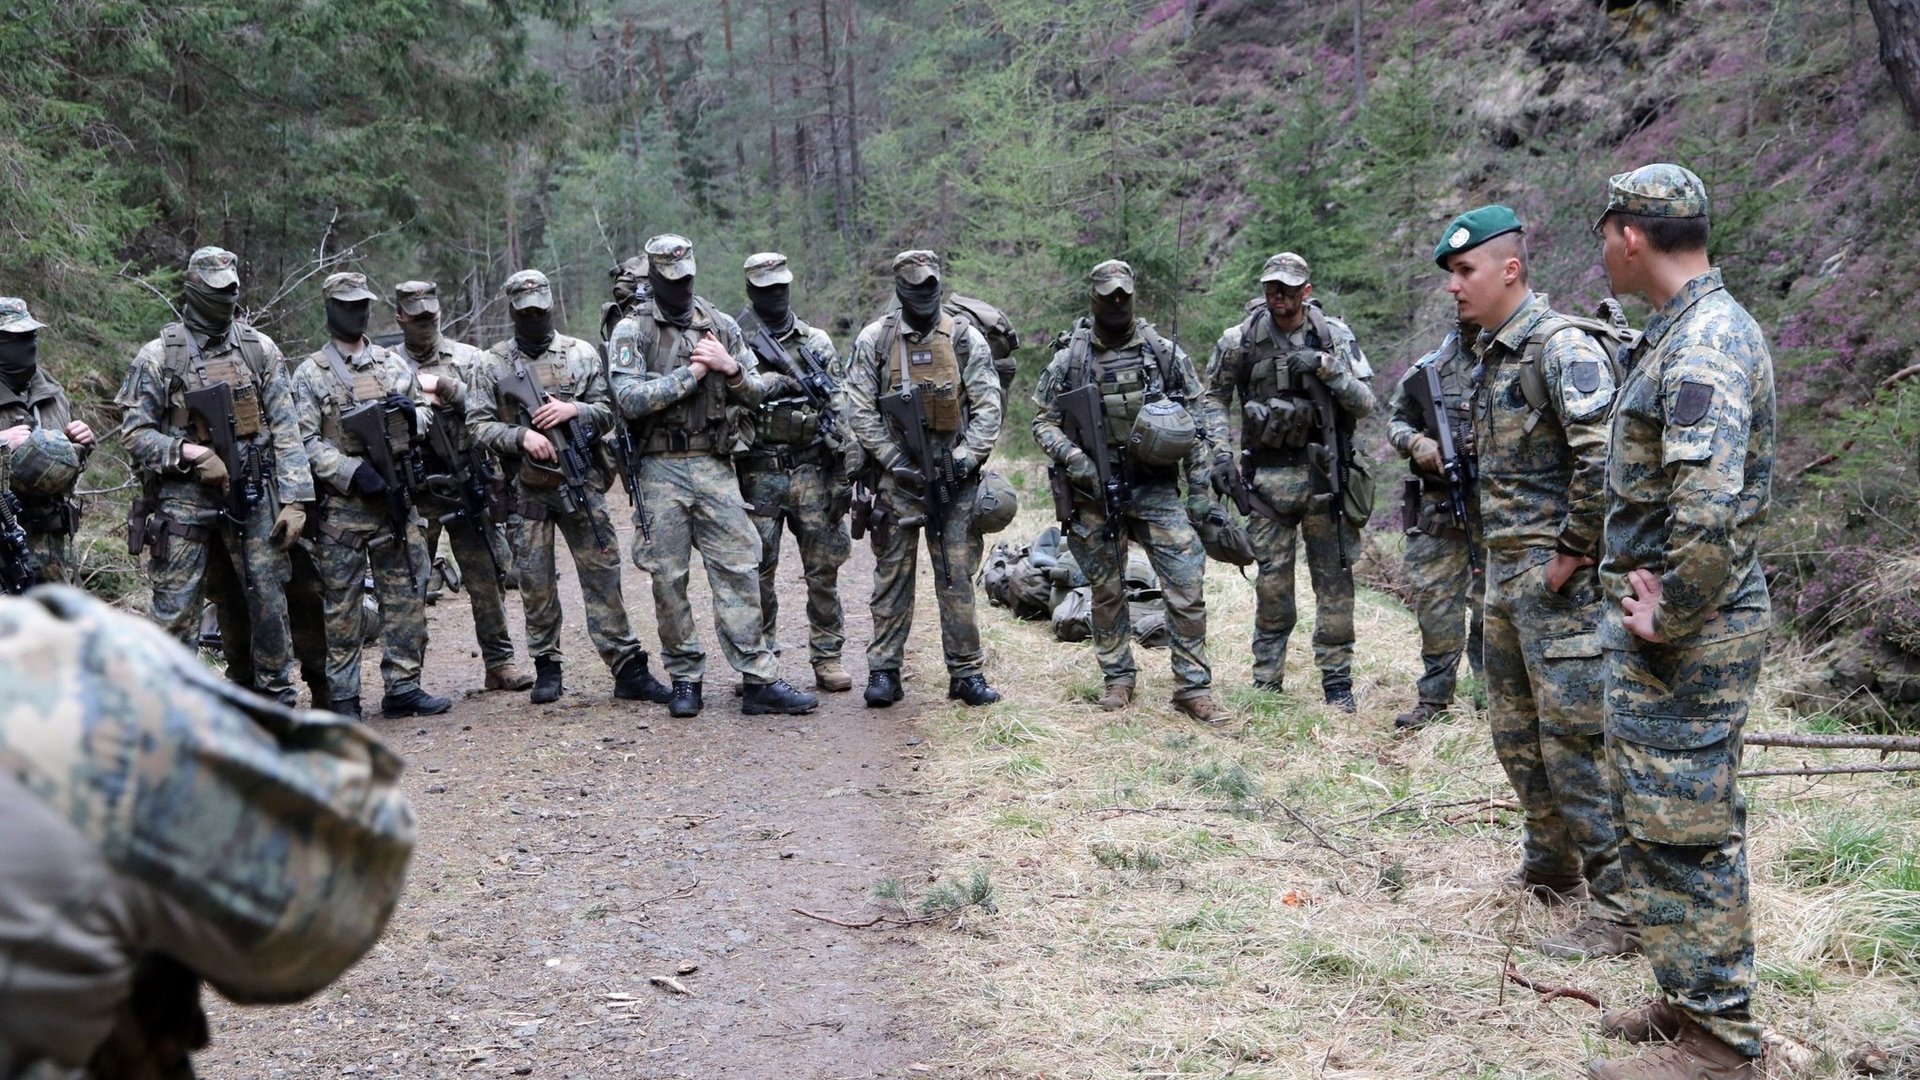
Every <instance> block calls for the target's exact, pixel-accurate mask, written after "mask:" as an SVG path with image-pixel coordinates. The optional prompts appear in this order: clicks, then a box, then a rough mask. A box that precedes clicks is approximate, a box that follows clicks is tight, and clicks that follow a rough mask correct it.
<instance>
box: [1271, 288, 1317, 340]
mask: <svg viewBox="0 0 1920 1080" xmlns="http://www.w3.org/2000/svg"><path fill="white" fill-rule="evenodd" d="M1261 287H1262V288H1263V289H1264V290H1265V292H1266V295H1267V313H1268V314H1270V315H1272V316H1273V324H1274V325H1275V326H1278V327H1279V328H1280V329H1282V330H1292V329H1294V328H1295V327H1297V326H1299V325H1300V324H1301V323H1302V322H1304V321H1306V317H1307V301H1308V300H1309V299H1311V298H1312V297H1313V282H1311V281H1308V282H1303V283H1301V284H1299V285H1285V284H1282V283H1281V282H1278V281H1268V282H1263V283H1262V286H1261Z"/></svg>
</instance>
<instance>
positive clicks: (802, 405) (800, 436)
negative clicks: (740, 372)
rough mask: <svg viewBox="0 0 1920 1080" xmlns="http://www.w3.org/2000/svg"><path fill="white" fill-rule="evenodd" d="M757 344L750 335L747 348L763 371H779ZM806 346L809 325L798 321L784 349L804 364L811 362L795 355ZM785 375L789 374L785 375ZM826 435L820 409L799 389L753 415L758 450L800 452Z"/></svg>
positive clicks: (769, 400)
mask: <svg viewBox="0 0 1920 1080" xmlns="http://www.w3.org/2000/svg"><path fill="white" fill-rule="evenodd" d="M746 318H754V316H752V315H751V314H748V315H747V316H746ZM746 326H747V323H746V322H745V320H744V319H743V320H742V322H741V330H742V332H743V333H746V332H747V331H746ZM768 334H769V335H771V334H772V331H771V330H769V331H768ZM753 342H754V335H751V334H749V335H748V337H747V347H748V348H750V349H753V351H754V355H755V356H757V357H759V359H760V370H762V371H779V368H778V366H777V365H776V364H774V362H773V361H772V360H771V359H770V358H769V357H767V356H766V355H764V354H763V353H761V352H760V350H759V349H758V348H756V347H755V346H754V344H753ZM806 342H807V335H806V325H805V324H804V323H802V322H800V320H798V319H795V320H794V322H793V330H792V332H791V333H789V334H788V336H787V340H785V341H782V342H780V345H781V347H783V348H785V349H786V350H787V355H788V356H789V358H791V359H793V360H795V361H798V362H800V363H802V364H804V363H807V361H806V360H804V359H802V358H800V357H797V356H794V354H795V353H798V352H800V351H801V350H803V349H805V348H806ZM782 374H786V373H785V372H782ZM824 434H825V432H824V430H823V426H822V422H821V417H820V408H819V407H818V406H817V405H815V404H814V403H813V401H812V399H811V398H809V397H807V395H806V392H805V391H803V390H800V389H798V388H793V389H787V390H783V391H781V392H780V393H779V394H778V395H768V396H767V397H766V398H765V399H763V400H762V401H761V402H760V405H759V407H758V408H756V409H755V410H754V413H753V442H754V445H756V446H761V447H784V448H789V449H795V450H798V449H803V448H807V447H811V446H813V445H814V444H815V443H817V442H819V441H820V440H821V438H822V437H823V436H824Z"/></svg>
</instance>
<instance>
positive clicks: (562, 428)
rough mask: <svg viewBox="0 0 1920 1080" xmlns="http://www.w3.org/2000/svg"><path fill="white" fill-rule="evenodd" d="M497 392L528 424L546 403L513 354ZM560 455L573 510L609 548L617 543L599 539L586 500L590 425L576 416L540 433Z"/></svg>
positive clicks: (536, 383)
mask: <svg viewBox="0 0 1920 1080" xmlns="http://www.w3.org/2000/svg"><path fill="white" fill-rule="evenodd" d="M499 385H500V391H501V392H502V393H504V394H506V395H507V397H508V399H510V400H512V401H514V402H517V403H518V404H519V405H520V407H521V408H522V409H525V410H526V413H527V422H528V423H529V424H531V423H532V422H533V414H534V413H536V412H539V411H540V406H541V405H544V404H546V401H547V397H548V394H547V392H546V390H544V389H542V388H541V386H540V377H539V376H537V375H535V374H534V373H533V371H532V369H530V368H528V367H527V364H526V361H525V360H523V359H522V358H521V357H520V355H519V353H518V352H517V351H516V352H515V353H514V357H513V366H512V367H510V368H508V369H506V370H505V371H503V372H501V373H500V383H499ZM540 434H541V435H544V436H545V437H546V439H547V441H548V442H551V443H552V444H553V448H554V450H555V452H556V453H558V454H559V456H560V476H561V478H562V480H563V481H564V483H565V484H566V488H567V496H568V497H569V498H570V499H572V500H573V505H574V507H575V508H576V509H577V510H578V511H579V512H580V513H582V514H586V515H587V518H588V520H590V521H592V522H593V523H594V538H595V539H597V540H601V541H602V542H603V543H606V544H608V545H610V546H612V545H615V544H616V543H617V541H616V539H615V538H614V537H601V536H600V528H599V525H600V521H599V518H598V517H597V516H595V515H594V514H593V513H591V510H592V504H590V503H589V502H588V501H587V479H588V473H589V471H590V469H591V466H590V465H589V464H588V462H587V454H588V453H590V452H591V451H592V449H593V425H591V424H589V423H587V422H586V420H584V419H582V418H581V417H579V416H575V417H574V418H573V419H571V420H568V421H567V422H566V423H565V424H561V425H559V426H557V427H553V428H549V429H547V430H546V431H542V432H540Z"/></svg>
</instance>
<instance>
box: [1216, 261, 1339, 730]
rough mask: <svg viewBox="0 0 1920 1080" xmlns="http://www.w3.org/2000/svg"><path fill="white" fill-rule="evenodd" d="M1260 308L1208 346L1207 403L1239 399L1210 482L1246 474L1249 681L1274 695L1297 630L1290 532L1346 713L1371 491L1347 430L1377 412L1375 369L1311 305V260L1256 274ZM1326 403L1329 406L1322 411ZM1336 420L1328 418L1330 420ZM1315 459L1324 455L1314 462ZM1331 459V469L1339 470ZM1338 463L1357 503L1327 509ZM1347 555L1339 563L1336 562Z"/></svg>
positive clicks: (1228, 404)
mask: <svg viewBox="0 0 1920 1080" xmlns="http://www.w3.org/2000/svg"><path fill="white" fill-rule="evenodd" d="M1260 286H1261V291H1262V293H1263V297H1264V303H1262V304H1261V305H1260V307H1259V308H1257V309H1256V310H1255V311H1253V312H1252V314H1250V315H1248V316H1247V318H1246V319H1245V320H1244V321H1242V322H1241V323H1239V324H1238V325H1236V326H1231V327H1228V328H1227V331H1226V333H1224V334H1222V335H1220V340H1219V341H1217V342H1215V343H1214V346H1213V356H1212V358H1211V359H1210V360H1208V362H1207V396H1208V398H1209V399H1210V400H1211V402H1212V404H1213V407H1214V408H1215V409H1216V410H1218V412H1219V414H1220V415H1221V416H1223V417H1224V416H1226V415H1227V411H1228V410H1229V409H1231V408H1233V400H1234V398H1235V396H1238V397H1239V399H1240V414H1241V425H1240V440H1241V447H1242V449H1241V453H1240V455H1239V457H1238V459H1237V460H1236V458H1235V457H1234V455H1233V453H1232V447H1231V445H1230V444H1229V443H1228V442H1224V441H1223V442H1222V443H1221V445H1220V446H1219V447H1218V450H1219V451H1220V453H1218V454H1217V455H1216V457H1215V459H1214V466H1213V483H1214V485H1215V487H1216V488H1217V489H1218V490H1220V491H1221V492H1222V493H1225V492H1226V491H1227V490H1228V488H1229V485H1231V484H1232V483H1233V481H1234V478H1235V475H1236V474H1235V470H1236V469H1237V470H1238V474H1239V475H1240V476H1242V477H1244V480H1245V490H1246V494H1247V497H1248V502H1249V504H1250V506H1251V509H1252V513H1251V514H1250V515H1249V516H1248V519H1247V533H1248V535H1249V537H1250V538H1251V539H1252V541H1253V548H1254V551H1256V552H1257V553H1258V554H1259V557H1260V572H1259V576H1258V577H1257V578H1256V579H1255V584H1254V591H1255V608H1254V617H1253V685H1254V688H1255V689H1257V690H1266V691H1270V692H1273V693H1278V692H1280V689H1281V684H1282V679H1283V676H1284V675H1285V673H1286V661H1287V639H1288V638H1289V637H1290V636H1291V635H1292V634H1293V626H1294V622H1295V620H1296V618H1297V614H1296V612H1295V611H1294V600H1293V594H1294V585H1293V563H1294V535H1295V533H1296V532H1298V534H1299V535H1300V537H1301V539H1302V540H1303V541H1304V544H1305V547H1306V551H1307V573H1308V574H1309V575H1310V576H1311V577H1312V579H1313V598H1314V604H1315V623H1314V629H1313V656H1314V661H1315V663H1316V664H1317V665H1318V666H1319V668H1320V690H1321V693H1322V694H1323V695H1324V696H1325V698H1326V701H1327V703H1328V704H1330V705H1334V706H1336V707H1338V708H1341V709H1344V710H1346V711H1347V712H1352V711H1353V710H1354V708H1355V702H1354V698H1353V569H1352V559H1353V555H1354V554H1355V553H1356V552H1357V551H1358V549H1359V546H1360V538H1359V532H1358V529H1359V527H1360V526H1361V525H1363V524H1365V523H1366V519H1367V515H1368V514H1370V513H1371V512H1372V502H1371V500H1372V486H1371V483H1370V482H1368V481H1366V480H1365V475H1364V467H1363V466H1362V465H1361V464H1360V462H1359V461H1358V460H1357V459H1356V458H1355V457H1354V456H1353V453H1352V435H1353V426H1354V424H1355V423H1356V422H1357V421H1358V420H1359V419H1360V418H1361V417H1364V416H1366V415H1367V414H1368V413H1370V412H1372V411H1373V405H1374V400H1373V391H1372V390H1370V389H1368V387H1367V380H1368V379H1371V378H1373V368H1372V367H1370V366H1369V365H1368V364H1367V357H1366V354H1365V353H1363V352H1361V351H1360V345H1359V343H1358V342H1356V341H1355V340H1354V337H1353V331H1351V330H1349V329H1347V324H1346V323H1344V322H1341V321H1340V320H1339V319H1335V318H1332V317H1330V316H1328V315H1326V314H1324V313H1323V312H1322V311H1321V310H1320V305H1319V302H1318V301H1316V300H1314V299H1313V283H1312V281H1311V280H1310V277H1309V274H1308V269H1307V260H1305V259H1303V258H1301V257H1300V256H1299V255H1296V254H1294V253H1293V252H1291V251H1283V252H1281V253H1280V254H1278V255H1275V256H1273V257H1272V258H1270V259H1268V260H1267V262H1266V265H1265V266H1264V267H1262V269H1261V271H1260ZM1326 398H1330V399H1331V401H1330V404H1331V408H1330V409H1327V408H1321V407H1318V405H1317V403H1319V402H1322V401H1323V400H1325V399H1326ZM1328 412H1331V414H1332V417H1331V422H1329V419H1328V416H1327V414H1328ZM1316 454H1317V455H1319V456H1318V459H1317V460H1316ZM1336 463H1337V465H1336ZM1330 467H1338V468H1340V469H1341V470H1342V472H1343V475H1345V476H1346V477H1347V480H1348V487H1349V488H1356V489H1359V488H1364V497H1359V498H1349V499H1346V500H1343V501H1344V502H1345V503H1346V505H1343V506H1342V507H1340V508H1339V509H1340V513H1338V514H1335V513H1331V512H1330V511H1329V510H1328V508H1327V500H1328V499H1330V498H1331V484H1330V480H1329V474H1328V473H1327V471H1326V470H1327V469H1328V468H1330ZM1343 553H1345V555H1346V557H1345V558H1344V559H1343V558H1342V554H1343Z"/></svg>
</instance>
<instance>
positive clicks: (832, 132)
mask: <svg viewBox="0 0 1920 1080" xmlns="http://www.w3.org/2000/svg"><path fill="white" fill-rule="evenodd" d="M820 70H821V71H823V72H825V77H826V94H825V96H826V99H827V154H828V156H829V157H831V158H832V159H833V224H834V228H835V229H837V230H839V233H840V239H841V241H842V242H843V243H846V244H848V245H849V246H851V244H852V240H853V238H852V236H851V235H850V234H849V232H848V228H847V225H848V222H847V175H846V170H845V169H843V168H842V167H841V164H840V103H839V87H837V86H835V85H834V64H833V36H832V34H831V32H830V31H829V30H828V27H827V0H820Z"/></svg>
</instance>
